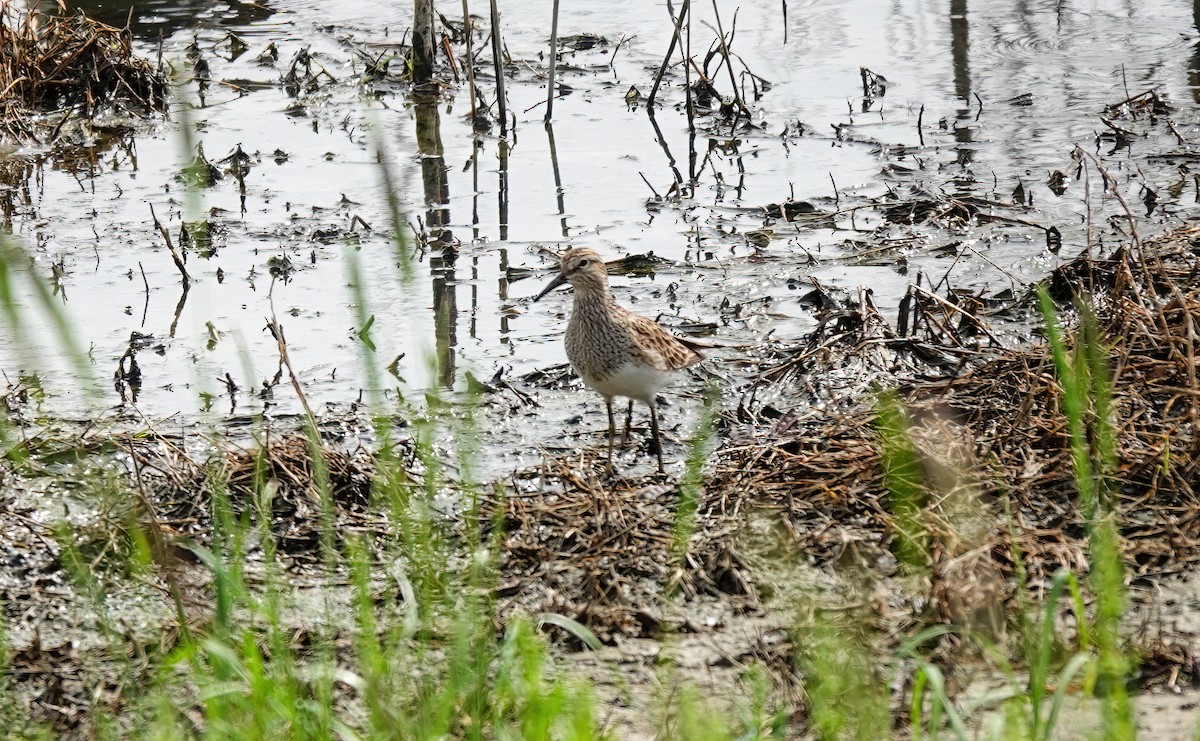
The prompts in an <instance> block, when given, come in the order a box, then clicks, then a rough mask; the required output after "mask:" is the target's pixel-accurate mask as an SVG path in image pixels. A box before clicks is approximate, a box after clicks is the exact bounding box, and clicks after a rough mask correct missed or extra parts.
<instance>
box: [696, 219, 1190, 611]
mask: <svg viewBox="0 0 1200 741" xmlns="http://www.w3.org/2000/svg"><path fill="white" fill-rule="evenodd" d="M1198 245H1200V228H1196V227H1191V228H1188V229H1184V230H1180V231H1177V232H1174V233H1171V234H1169V235H1166V236H1164V237H1162V238H1160V239H1158V240H1156V241H1154V242H1153V243H1149V244H1145V245H1143V247H1142V249H1140V250H1126V249H1122V250H1119V251H1117V252H1116V254H1114V255H1113V256H1112V257H1111V258H1108V259H1103V260H1088V259H1082V258H1081V259H1078V260H1075V261H1073V262H1071V263H1068V264H1066V265H1064V266H1063V267H1061V268H1060V269H1058V270H1056V271H1055V272H1054V274H1053V275H1052V277H1051V278H1050V280H1049V281H1048V283H1049V286H1050V289H1051V292H1052V294H1053V295H1054V297H1055V298H1056V299H1057V300H1059V302H1060V305H1061V306H1062V307H1063V310H1064V316H1065V315H1067V312H1069V311H1070V310H1071V307H1072V303H1071V301H1072V299H1075V298H1080V299H1082V300H1086V301H1088V302H1089V304H1090V305H1091V306H1092V308H1093V309H1094V311H1095V312H1096V315H1097V320H1098V323H1099V329H1100V337H1101V341H1102V342H1103V343H1104V345H1105V346H1106V347H1107V348H1108V351H1109V364H1110V367H1111V370H1112V376H1113V378H1112V380H1113V401H1112V404H1113V410H1114V414H1113V418H1112V419H1111V420H1110V422H1111V424H1112V425H1113V427H1114V430H1115V433H1116V444H1117V458H1118V460H1117V465H1116V468H1115V470H1114V471H1113V472H1112V473H1111V481H1110V484H1111V490H1112V491H1113V492H1115V493H1116V501H1115V507H1116V510H1117V518H1118V520H1117V521H1118V525H1119V529H1120V533H1121V536H1122V548H1123V555H1124V558H1125V560H1126V563H1127V564H1128V566H1129V568H1130V569H1131V571H1132V574H1133V576H1134V578H1137V577H1152V576H1161V575H1165V574H1172V573H1179V572H1187V571H1191V570H1192V569H1193V568H1194V566H1195V564H1196V563H1197V562H1200V497H1198V496H1197V493H1196V491H1195V486H1194V482H1195V481H1196V480H1197V474H1198V473H1200V434H1198V424H1197V423H1198V421H1200V384H1198V382H1197V370H1196V353H1197V342H1198V341H1200V332H1198V329H1197V328H1198V327H1200V289H1198V288H1197V285H1196V281H1195V278H1196V277H1197V271H1198V270H1200V263H1198V261H1197V252H1198V247H1197V246H1198ZM1023 303H1024V305H1025V306H1026V307H1028V309H1029V311H1030V312H1031V314H1032V313H1033V311H1034V310H1033V308H1032V302H1030V301H1028V300H1026V301H1025V302H1023ZM1021 304H1022V302H1021V301H1018V303H1017V305H1018V306H1020V305H1021ZM861 314H862V315H863V316H864V317H866V319H864V320H863V321H860V322H858V323H856V324H854V326H856V327H858V330H857V331H845V332H842V333H841V334H840V335H839V336H838V341H837V342H835V343H833V344H834V345H836V351H835V350H834V348H832V347H822V350H821V352H820V353H817V352H814V351H813V349H812V347H811V346H812V342H806V343H802V345H801V346H800V347H799V348H798V349H797V350H796V353H797V354H798V355H800V356H803V357H804V358H805V362H804V363H802V364H795V363H792V364H788V363H783V364H777V365H775V366H774V367H772V368H769V369H768V371H767V372H766V373H765V374H764V380H763V383H766V384H767V385H770V384H773V383H774V384H780V383H782V384H791V383H795V382H797V379H799V380H800V382H804V380H805V379H810V380H811V379H819V378H820V375H821V374H822V373H830V374H835V375H836V374H841V373H842V372H843V370H842V368H841V367H839V366H840V365H843V364H844V363H845V362H846V360H845V359H846V358H851V359H855V360H856V361H857V362H860V363H861V358H862V357H863V356H864V355H865V356H867V357H871V356H872V355H873V354H877V353H879V352H880V348H881V347H889V348H892V349H893V350H894V349H896V348H897V347H899V349H901V350H907V349H911V344H904V345H898V343H897V340H896V338H895V337H894V336H886V335H889V333H888V332H884V331H882V330H878V329H877V330H876V331H875V332H865V331H863V328H864V327H866V328H869V327H878V326H879V322H878V321H870V317H872V316H874V314H873V310H872V309H871V308H870V307H865V308H863V309H862V310H861ZM972 321H973V320H972ZM892 334H894V333H892ZM926 339H927V340H928V339H929V338H926ZM1073 342H1074V337H1072V336H1068V344H1071V343H1073ZM958 352H961V350H959V351H958ZM829 358H833V359H835V360H836V361H837V364H822V362H821V361H822V360H823V359H825V360H827V359H829ZM889 362H894V359H893V360H892V361H889ZM886 364H887V363H885V362H884V361H882V360H877V361H876V362H873V363H867V365H868V366H872V367H875V368H880V367H882V366H883V365H886ZM800 370H802V371H803V372H802V373H801V372H800ZM763 393H766V392H765V391H764V392H763ZM768 395H769V394H768ZM897 395H898V397H899V400H900V401H901V403H902V405H903V408H904V409H906V411H907V416H908V422H909V424H910V426H909V428H908V430H907V436H908V440H909V441H910V442H909V444H910V445H911V448H912V451H913V452H914V453H915V455H916V457H917V459H918V460H919V461H920V470H919V471H917V472H916V475H915V476H913V477H912V481H913V482H915V483H916V484H917V485H918V486H919V487H920V501H921V512H920V518H921V521H922V523H923V525H924V526H925V527H926V528H927V529H928V533H929V538H930V543H929V556H930V559H931V561H932V574H931V578H932V591H931V600H930V603H929V610H928V612H927V614H925V615H912V616H911V619H913V620H918V619H923V620H928V619H933V620H938V621H940V620H946V621H951V622H968V623H972V624H977V623H978V622H979V621H980V620H981V619H986V622H992V620H993V619H994V618H995V615H978V614H964V613H968V612H970V613H975V612H977V611H978V608H980V607H981V606H983V607H987V606H988V605H989V603H990V604H991V605H992V606H993V607H992V609H990V610H985V612H986V611H990V612H995V608H999V607H1000V606H1001V605H1002V603H1003V601H1004V600H1005V599H1007V598H1009V597H1011V596H1012V593H1013V590H1014V588H1015V585H1016V579H1014V578H1013V577H1014V568H1016V563H1015V556H1016V555H1017V554H1019V555H1020V557H1021V559H1023V562H1024V563H1023V566H1024V568H1025V569H1027V570H1028V578H1029V579H1030V581H1031V583H1032V584H1034V585H1036V584H1045V583H1048V579H1049V577H1050V575H1051V574H1052V573H1053V572H1054V571H1055V570H1056V569H1057V568H1059V567H1066V568H1069V569H1071V570H1073V571H1075V572H1076V573H1084V572H1086V570H1087V568H1088V562H1089V561H1088V558H1087V553H1086V548H1087V543H1086V523H1085V521H1084V515H1083V513H1082V511H1081V507H1080V503H1079V501H1078V496H1077V492H1076V490H1075V484H1074V470H1073V465H1072V462H1071V456H1070V451H1069V441H1068V431H1067V421H1066V417H1065V415H1064V413H1063V410H1062V408H1061V406H1060V405H1061V399H1062V392H1061V389H1060V388H1059V385H1058V383H1057V381H1056V377H1055V370H1054V365H1053V361H1052V358H1051V356H1050V351H1049V348H1048V347H1047V346H1045V345H1043V344H1038V345H1035V346H1033V347H1030V348H1028V349H1022V350H1014V351H1007V352H992V353H991V357H985V356H982V355H981V356H977V358H976V360H975V362H973V363H967V364H965V365H964V366H963V368H962V369H961V370H959V371H957V372H954V373H952V374H950V375H949V376H948V377H945V378H940V379H936V380H919V379H918V380H910V382H908V383H906V384H904V385H902V386H901V387H900V388H899V389H898V390H897ZM764 406H765V405H754V404H752V403H745V404H743V405H742V407H740V408H739V412H740V414H741V415H742V417H743V419H742V421H743V422H749V423H751V425H752V428H753V430H754V431H753V432H752V433H749V434H747V435H746V437H745V438H744V439H743V440H742V441H740V443H738V444H734V445H731V446H729V447H727V448H726V449H725V450H724V451H723V453H722V454H721V460H720V463H719V470H718V473H717V475H716V480H715V481H714V482H713V485H714V486H717V487H721V488H724V489H729V490H734V491H747V492H753V493H754V496H755V497H756V499H759V500H760V501H766V502H772V503H773V504H774V505H775V506H777V507H778V508H779V509H780V510H781V511H782V512H783V514H784V517H785V520H786V522H787V523H788V527H789V529H790V530H791V532H792V534H793V536H794V538H795V542H796V544H797V546H798V547H799V548H800V549H801V550H803V551H804V552H806V553H808V554H811V555H812V556H814V557H816V558H817V559H818V560H819V561H821V562H833V561H835V560H837V559H839V558H842V557H843V555H844V554H845V553H846V551H847V550H848V549H852V548H854V547H856V546H857V544H863V543H866V544H870V545H871V546H872V547H875V548H877V547H878V546H879V545H882V546H883V548H884V550H885V551H886V550H887V549H892V550H894V549H895V547H896V545H897V543H896V539H897V537H898V532H899V531H900V529H901V527H902V524H901V523H900V522H899V518H898V516H897V513H896V507H894V506H892V503H890V502H889V496H890V495H891V494H890V492H889V487H888V485H887V472H886V471H885V461H884V458H883V456H882V455H881V449H882V446H883V444H884V436H883V434H882V433H881V427H880V416H879V412H878V411H877V408H876V407H874V406H872V405H871V403H870V399H869V398H868V400H867V403H865V404H862V405H860V406H858V407H854V408H850V409H846V408H844V407H843V408H840V409H838V410H828V409H827V410H825V411H815V412H814V411H811V410H810V411H807V412H804V413H801V412H798V411H788V412H786V413H781V412H780V411H779V410H777V409H773V408H765V409H764ZM764 411H765V413H764ZM1006 510H1007V512H1010V513H1011V517H1010V516H1009V515H1008V514H1007V513H1006Z"/></svg>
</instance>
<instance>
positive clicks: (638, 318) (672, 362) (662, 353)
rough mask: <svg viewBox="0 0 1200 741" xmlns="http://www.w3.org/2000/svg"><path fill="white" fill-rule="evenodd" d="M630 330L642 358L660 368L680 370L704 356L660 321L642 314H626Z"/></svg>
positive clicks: (635, 350) (650, 364)
mask: <svg viewBox="0 0 1200 741" xmlns="http://www.w3.org/2000/svg"><path fill="white" fill-rule="evenodd" d="M626 318H627V320H628V326H629V331H630V332H631V333H632V334H633V340H634V341H633V349H634V352H635V353H637V354H638V355H639V356H640V357H641V358H642V360H643V361H644V362H645V363H646V364H647V365H649V366H651V367H653V368H658V369H659V370H679V369H680V368H686V367H688V366H689V365H694V364H696V363H699V362H700V361H701V360H703V359H704V357H703V356H702V355H701V354H700V353H699V352H697V351H695V350H693V349H692V348H690V347H688V346H687V345H685V344H684V343H682V342H680V341H679V339H678V338H676V337H674V336H672V335H671V334H670V333H668V332H667V331H666V330H665V329H663V328H662V327H661V326H659V324H658V322H655V321H653V320H651V319H647V318H646V317H644V316H642V315H640V314H634V313H632V312H628V313H627V314H626Z"/></svg>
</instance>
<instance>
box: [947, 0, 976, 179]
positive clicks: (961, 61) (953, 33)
mask: <svg viewBox="0 0 1200 741" xmlns="http://www.w3.org/2000/svg"><path fill="white" fill-rule="evenodd" d="M970 48H971V42H970V24H969V23H968V21H967V0H950V62H951V64H952V65H953V66H954V97H955V98H957V99H958V101H959V102H960V103H961V104H962V105H961V107H960V108H959V109H958V110H957V114H958V115H957V118H958V122H964V121H966V120H967V118H968V116H969V115H970V113H971V92H972V91H971V56H970ZM958 122H956V123H955V125H954V140H955V141H956V142H958V144H959V145H960V146H959V147H958V148H957V151H958V164H960V165H967V164H970V162H971V148H970V147H969V146H962V145H966V144H970V143H971V141H972V138H973V136H974V130H973V129H972V127H971V126H970V125H967V124H963V125H959V123H958Z"/></svg>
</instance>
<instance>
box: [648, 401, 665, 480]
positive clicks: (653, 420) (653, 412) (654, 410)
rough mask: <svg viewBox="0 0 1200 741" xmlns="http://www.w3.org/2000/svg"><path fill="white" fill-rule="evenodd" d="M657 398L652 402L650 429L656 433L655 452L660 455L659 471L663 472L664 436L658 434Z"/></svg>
mask: <svg viewBox="0 0 1200 741" xmlns="http://www.w3.org/2000/svg"><path fill="white" fill-rule="evenodd" d="M657 401H658V400H657V399H655V400H654V401H652V402H651V403H650V430H651V432H653V433H654V453H655V455H657V456H658V472H659V473H663V472H664V471H663V462H662V437H660V436H659V434H658V408H657V407H658V404H657Z"/></svg>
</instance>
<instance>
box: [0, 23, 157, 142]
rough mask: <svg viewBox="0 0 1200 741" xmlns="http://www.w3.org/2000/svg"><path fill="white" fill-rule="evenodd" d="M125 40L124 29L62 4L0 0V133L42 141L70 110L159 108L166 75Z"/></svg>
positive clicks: (130, 39) (129, 37)
mask: <svg viewBox="0 0 1200 741" xmlns="http://www.w3.org/2000/svg"><path fill="white" fill-rule="evenodd" d="M132 43H133V37H132V35H131V34H130V33H129V31H128V30H126V29H119V28H114V27H112V26H109V25H107V24H105V23H101V22H99V21H96V20H93V19H91V18H88V17H87V16H85V15H83V14H81V13H76V14H68V12H67V10H66V6H65V5H60V6H59V7H58V10H57V12H54V13H47V12H43V11H41V10H39V9H37V8H36V7H35V8H34V9H33V10H29V11H24V10H21V9H19V8H18V7H17V6H16V4H9V3H5V4H3V6H0V50H2V51H0V138H6V139H10V140H16V141H27V140H33V141H36V142H45V141H50V140H53V139H54V138H56V137H57V136H58V134H59V133H60V132H61V131H62V130H63V125H64V124H65V123H66V122H67V120H68V119H69V118H70V117H71V116H72V114H78V115H82V116H83V117H85V118H90V117H92V116H93V115H95V114H96V113H98V112H100V111H103V110H106V109H115V110H118V111H121V112H124V113H132V114H136V115H148V114H150V113H153V112H155V111H161V110H163V109H164V108H165V107H166V102H167V84H166V77H165V76H164V75H163V73H162V70H161V69H159V68H156V67H155V66H153V65H151V64H150V63H149V62H147V61H146V60H144V59H142V58H140V57H138V56H137V55H136V54H134V51H133V46H132ZM44 114H55V115H53V116H47V115H44Z"/></svg>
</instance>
